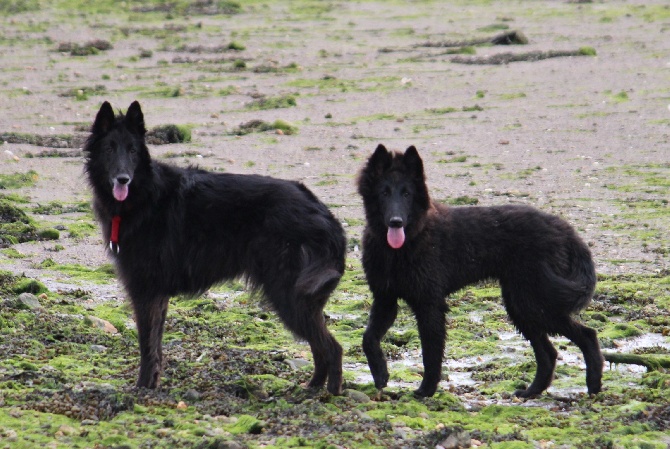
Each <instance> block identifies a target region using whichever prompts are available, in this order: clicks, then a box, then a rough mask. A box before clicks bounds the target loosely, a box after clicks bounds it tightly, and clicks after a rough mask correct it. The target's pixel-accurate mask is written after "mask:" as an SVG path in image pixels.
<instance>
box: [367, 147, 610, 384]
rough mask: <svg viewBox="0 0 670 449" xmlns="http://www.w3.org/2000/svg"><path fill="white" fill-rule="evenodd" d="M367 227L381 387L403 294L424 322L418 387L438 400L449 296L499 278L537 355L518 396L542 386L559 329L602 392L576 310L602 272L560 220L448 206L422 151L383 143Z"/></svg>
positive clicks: (598, 368) (372, 174)
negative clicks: (432, 184) (433, 191)
mask: <svg viewBox="0 0 670 449" xmlns="http://www.w3.org/2000/svg"><path fill="white" fill-rule="evenodd" d="M358 191H359V193H360V194H361V196H362V197H363V204H364V206H365V214H366V218H367V226H366V228H365V232H364V236H363V268H364V270H365V275H366V276H367V280H368V283H369V284H370V289H371V291H372V293H373V295H374V302H373V304H372V310H371V312H370V318H369V323H368V327H367V329H366V331H365V334H364V337H363V349H364V351H365V355H366V356H367V359H368V364H369V365H370V370H371V372H372V376H373V378H374V380H375V385H376V386H377V388H383V387H385V386H386V384H387V381H388V378H389V375H388V369H387V366H386V359H385V357H384V354H383V352H382V350H381V346H380V341H381V339H382V338H383V337H384V335H385V334H386V332H387V331H388V329H389V328H390V327H391V325H392V324H393V321H394V320H395V318H396V313H397V307H398V306H397V302H398V299H399V298H402V299H404V300H405V301H406V302H407V304H408V305H409V306H410V308H411V309H412V311H413V313H414V315H415V316H416V320H417V323H418V327H419V336H420V338H421V346H422V350H423V364H424V371H425V373H424V377H423V381H422V382H421V386H420V387H419V389H418V390H416V394H417V395H419V396H432V395H433V394H434V393H435V390H436V389H437V385H438V383H439V381H440V377H441V367H442V358H443V352H444V341H445V337H446V330H445V324H446V323H445V314H446V312H447V311H448V306H447V305H446V302H445V297H446V296H447V295H449V294H451V293H453V292H455V291H457V290H459V289H461V288H463V287H464V286H466V285H469V284H472V283H474V282H477V281H480V280H486V279H498V280H499V282H500V286H501V291H502V297H503V301H504V303H505V307H506V309H507V313H508V315H509V318H510V319H511V321H512V323H514V325H515V326H516V328H517V329H518V330H519V331H520V332H521V334H522V335H523V336H524V337H525V338H526V339H528V340H529V341H530V344H531V346H532V347H533V350H534V351H535V359H536V361H537V371H536V373H535V379H534V380H533V382H532V383H531V384H530V386H528V388H527V389H525V390H520V391H517V392H516V394H517V395H518V396H520V397H530V396H535V395H538V394H540V393H542V392H543V391H544V390H546V389H547V388H548V387H549V385H550V384H551V381H552V379H553V374H554V369H555V365H556V358H557V352H556V349H554V347H553V345H552V344H551V342H550V341H549V338H548V337H549V335H563V336H565V337H567V338H568V339H570V340H571V341H572V342H574V343H575V344H576V345H577V346H578V347H579V348H580V349H581V351H582V352H583V354H584V360H585V362H586V385H587V387H588V392H589V393H598V392H599V391H600V389H601V377H602V367H603V359H602V355H601V353H600V347H599V344H598V339H597V337H596V332H595V331H594V330H593V329H590V328H588V327H585V326H583V325H581V324H579V323H578V322H576V321H575V320H574V319H573V318H572V316H573V315H574V314H575V313H577V312H579V311H580V310H582V309H583V308H584V307H586V306H587V305H588V304H589V302H590V300H591V296H592V294H593V291H594V288H595V283H596V274H595V270H594V265H593V261H592V259H591V253H590V251H589V249H588V247H587V246H586V245H585V244H584V242H583V241H582V240H581V239H580V238H579V237H578V236H577V234H576V233H575V231H574V229H573V228H572V227H571V226H570V225H569V224H568V223H566V222H565V221H564V220H562V219H561V218H559V217H556V216H553V215H548V214H545V213H543V212H540V211H538V210H536V209H533V208H531V207H528V206H522V205H506V206H497V207H445V206H443V205H441V204H437V203H434V202H432V201H431V199H430V196H429V195H428V189H427V187H426V183H425V176H424V171H423V162H422V161H421V158H420V157H419V154H418V152H417V150H416V148H414V147H413V146H412V147H409V148H408V149H407V150H406V152H405V153H404V154H402V153H398V152H389V151H387V150H386V148H384V146H383V145H379V146H378V147H377V150H376V151H375V152H374V154H373V155H372V156H371V157H370V159H369V160H368V162H367V164H366V165H365V167H364V168H363V170H362V171H361V173H360V176H359V179H358Z"/></svg>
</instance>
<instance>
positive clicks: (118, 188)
mask: <svg viewBox="0 0 670 449" xmlns="http://www.w3.org/2000/svg"><path fill="white" fill-rule="evenodd" d="M112 193H113V194H114V198H116V201H123V200H125V199H126V198H128V184H114V189H113V190H112Z"/></svg>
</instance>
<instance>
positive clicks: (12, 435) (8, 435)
mask: <svg viewBox="0 0 670 449" xmlns="http://www.w3.org/2000/svg"><path fill="white" fill-rule="evenodd" d="M3 434H4V435H3V439H5V440H7V441H18V439H19V436H18V434H17V433H16V431H15V430H12V429H8V430H5V431H4V432H3Z"/></svg>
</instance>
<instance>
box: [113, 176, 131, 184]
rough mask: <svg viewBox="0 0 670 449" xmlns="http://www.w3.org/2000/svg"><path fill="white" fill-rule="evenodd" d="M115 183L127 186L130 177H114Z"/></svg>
mask: <svg viewBox="0 0 670 449" xmlns="http://www.w3.org/2000/svg"><path fill="white" fill-rule="evenodd" d="M116 181H117V182H118V183H119V184H121V185H124V184H128V183H129V182H130V176H128V175H119V176H117V177H116Z"/></svg>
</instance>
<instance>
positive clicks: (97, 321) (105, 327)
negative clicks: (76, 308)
mask: <svg viewBox="0 0 670 449" xmlns="http://www.w3.org/2000/svg"><path fill="white" fill-rule="evenodd" d="M86 319H87V320H88V321H90V322H91V325H92V326H93V327H97V328H98V329H102V331H103V332H105V333H108V334H118V333H119V331H118V330H117V329H116V328H115V327H114V325H113V324H112V323H110V322H109V321H107V320H103V319H102V318H98V317H95V316H93V315H88V316H87V317H86Z"/></svg>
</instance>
